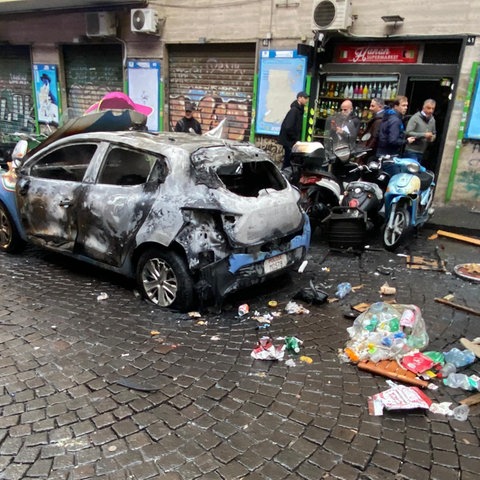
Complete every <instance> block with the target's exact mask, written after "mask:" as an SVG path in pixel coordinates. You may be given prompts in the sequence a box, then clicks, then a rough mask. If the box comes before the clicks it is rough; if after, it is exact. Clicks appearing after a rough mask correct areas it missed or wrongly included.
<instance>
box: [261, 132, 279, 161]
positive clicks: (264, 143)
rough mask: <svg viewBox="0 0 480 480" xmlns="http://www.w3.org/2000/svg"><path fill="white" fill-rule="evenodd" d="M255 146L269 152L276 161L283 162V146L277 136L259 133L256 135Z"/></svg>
mask: <svg viewBox="0 0 480 480" xmlns="http://www.w3.org/2000/svg"><path fill="white" fill-rule="evenodd" d="M255 146H256V147H258V148H261V149H262V150H264V151H265V152H267V153H268V154H269V155H270V157H271V158H272V160H274V161H275V162H278V163H281V162H282V159H283V147H282V146H281V145H280V144H279V143H278V142H277V137H267V136H260V135H258V136H257V137H255Z"/></svg>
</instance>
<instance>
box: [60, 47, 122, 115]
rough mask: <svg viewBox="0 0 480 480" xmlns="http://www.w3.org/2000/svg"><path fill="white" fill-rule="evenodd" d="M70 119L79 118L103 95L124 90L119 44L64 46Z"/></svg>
mask: <svg viewBox="0 0 480 480" xmlns="http://www.w3.org/2000/svg"><path fill="white" fill-rule="evenodd" d="M63 60H64V65H65V82H66V89H67V105H68V110H69V117H74V116H78V115H82V113H83V112H85V110H86V109H87V108H88V107H89V106H90V105H92V104H94V103H95V102H97V101H98V100H100V99H101V98H102V97H103V96H104V95H105V94H106V93H108V92H113V91H123V67H122V62H123V60H122V47H121V45H103V44H102V45H68V46H64V47H63Z"/></svg>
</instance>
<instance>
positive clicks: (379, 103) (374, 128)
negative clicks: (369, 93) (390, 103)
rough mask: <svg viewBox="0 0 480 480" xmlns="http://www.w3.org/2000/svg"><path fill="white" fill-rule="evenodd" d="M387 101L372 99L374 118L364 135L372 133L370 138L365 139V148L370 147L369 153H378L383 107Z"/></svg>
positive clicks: (371, 109) (371, 107)
mask: <svg viewBox="0 0 480 480" xmlns="http://www.w3.org/2000/svg"><path fill="white" fill-rule="evenodd" d="M384 107H385V103H384V101H383V99H381V98H372V100H371V101H370V107H369V110H370V112H371V113H372V118H371V119H370V120H369V121H368V123H367V128H366V129H365V132H363V135H366V134H370V136H369V138H368V140H365V143H364V145H365V148H369V149H370V152H369V155H376V153H377V145H378V134H379V132H380V125H381V123H382V119H383V109H384Z"/></svg>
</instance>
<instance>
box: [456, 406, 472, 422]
mask: <svg viewBox="0 0 480 480" xmlns="http://www.w3.org/2000/svg"><path fill="white" fill-rule="evenodd" d="M469 413H470V408H469V407H468V405H458V407H455V408H454V409H453V418H454V419H455V420H458V421H459V422H464V421H465V420H467V418H468V414H469Z"/></svg>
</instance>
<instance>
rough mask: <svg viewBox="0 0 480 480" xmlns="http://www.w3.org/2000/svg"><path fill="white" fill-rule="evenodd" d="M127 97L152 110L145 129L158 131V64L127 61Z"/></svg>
mask: <svg viewBox="0 0 480 480" xmlns="http://www.w3.org/2000/svg"><path fill="white" fill-rule="evenodd" d="M127 78H128V96H129V97H130V98H131V99H132V100H133V101H134V102H135V103H139V104H141V105H147V106H149V107H152V108H153V112H152V113H151V114H150V115H149V116H148V120H147V128H148V129H149V130H150V131H154V132H158V131H159V130H160V122H159V118H160V110H159V106H160V62H155V61H147V60H129V61H128V62H127Z"/></svg>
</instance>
